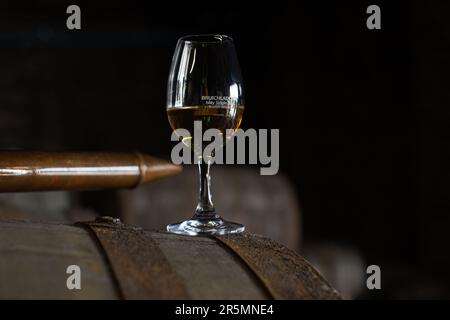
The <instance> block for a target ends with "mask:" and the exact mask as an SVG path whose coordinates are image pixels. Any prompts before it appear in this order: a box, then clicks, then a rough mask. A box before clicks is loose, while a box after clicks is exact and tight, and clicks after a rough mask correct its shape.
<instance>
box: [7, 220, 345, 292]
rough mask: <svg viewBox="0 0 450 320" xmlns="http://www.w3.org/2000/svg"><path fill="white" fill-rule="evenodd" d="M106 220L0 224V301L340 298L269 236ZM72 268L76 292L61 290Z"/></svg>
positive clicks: (292, 254) (315, 274) (324, 282)
mask: <svg viewBox="0 0 450 320" xmlns="http://www.w3.org/2000/svg"><path fill="white" fill-rule="evenodd" d="M111 221H112V222H111ZM111 221H109V220H108V221H106V222H105V221H104V220H97V221H94V222H90V223H85V224H78V225H61V224H44V223H31V222H17V221H15V222H12V221H0V283H1V286H0V299H116V298H126V299H147V298H151V299H160V298H165V299H177V298H188V299H266V298H277V299H291V298H292V299H339V295H338V293H337V292H336V291H335V290H334V289H333V288H332V287H331V286H330V285H329V284H328V283H327V282H326V280H324V279H323V278H322V276H321V275H320V274H319V273H318V272H317V271H316V270H315V269H314V268H313V267H312V266H310V265H309V263H308V262H306V261H305V260H304V259H303V258H302V257H300V256H299V255H297V254H295V253H294V252H293V251H291V250H289V249H287V248H286V247H284V246H282V245H280V244H277V243H276V242H274V241H271V240H269V239H266V238H262V237H258V236H254V235H251V234H244V235H237V236H236V235H233V236H221V237H218V238H211V237H187V236H180V235H174V234H169V233H166V232H151V231H145V230H142V229H138V228H135V227H131V226H128V225H123V224H121V223H118V222H117V221H116V220H114V219H111ZM71 265H76V266H79V267H80V269H81V287H82V290H69V289H68V288H67V286H66V283H67V281H68V280H67V279H68V277H69V274H67V273H66V270H67V268H68V266H71Z"/></svg>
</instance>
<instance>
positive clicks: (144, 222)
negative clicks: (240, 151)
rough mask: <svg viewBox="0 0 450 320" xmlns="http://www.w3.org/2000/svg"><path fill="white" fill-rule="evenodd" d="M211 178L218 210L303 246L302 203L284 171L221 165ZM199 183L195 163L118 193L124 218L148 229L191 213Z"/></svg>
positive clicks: (251, 228) (296, 247) (293, 245)
mask: <svg viewBox="0 0 450 320" xmlns="http://www.w3.org/2000/svg"><path fill="white" fill-rule="evenodd" d="M211 177H212V179H211V180H212V195H213V202H214V204H215V207H216V210H217V213H218V214H220V215H221V216H222V217H224V218H225V219H226V220H230V221H236V222H239V223H242V224H244V225H245V227H246V231H249V232H252V233H256V234H261V235H264V236H267V237H269V238H271V239H274V240H275V241H278V242H280V243H282V244H284V245H285V246H287V247H289V248H291V249H293V250H296V251H298V250H299V248H300V245H301V214H300V207H299V203H298V200H297V196H296V194H295V190H294V189H293V186H292V185H291V183H290V181H289V180H288V179H287V177H285V176H283V175H282V174H278V175H275V176H262V175H260V174H259V169H249V168H245V167H230V166H220V165H215V166H213V167H212V168H211ZM198 185H199V183H198V172H197V167H196V166H195V165H191V166H184V167H183V172H182V173H181V174H179V175H177V176H174V177H171V178H168V179H162V180H159V181H155V182H153V183H151V184H148V185H145V186H141V187H139V188H137V189H135V190H132V191H127V190H123V191H119V203H120V205H121V208H120V212H121V215H122V218H123V220H124V221H125V222H127V223H130V224H134V225H138V226H142V227H144V228H148V229H165V226H166V225H167V224H169V223H174V222H178V221H182V220H184V219H186V218H188V217H190V216H192V215H193V213H194V210H195V207H196V205H197V199H198ZM105 214H106V213H105Z"/></svg>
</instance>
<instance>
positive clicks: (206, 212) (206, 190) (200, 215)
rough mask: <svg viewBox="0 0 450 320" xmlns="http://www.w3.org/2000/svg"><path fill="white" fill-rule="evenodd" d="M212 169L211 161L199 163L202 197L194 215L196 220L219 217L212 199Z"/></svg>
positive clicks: (200, 196)
mask: <svg viewBox="0 0 450 320" xmlns="http://www.w3.org/2000/svg"><path fill="white" fill-rule="evenodd" d="M210 167H211V163H210V162H209V161H208V162H205V161H199V163H198V171H199V176H200V195H199V199H198V204H197V209H196V210H195V215H194V218H196V219H211V218H217V217H218V216H217V215H216V211H215V209H214V204H213V202H212V197H211V176H210V175H209V169H210Z"/></svg>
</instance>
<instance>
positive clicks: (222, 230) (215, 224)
mask: <svg viewBox="0 0 450 320" xmlns="http://www.w3.org/2000/svg"><path fill="white" fill-rule="evenodd" d="M244 230H245V227H244V226H243V225H242V224H239V223H234V222H228V221H225V220H223V219H222V218H212V219H196V218H191V219H189V220H185V221H183V222H180V223H174V224H169V225H167V231H169V232H172V233H177V234H184V235H188V236H196V235H212V234H228V233H239V232H242V231H244Z"/></svg>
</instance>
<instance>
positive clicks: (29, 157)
mask: <svg viewBox="0 0 450 320" xmlns="http://www.w3.org/2000/svg"><path fill="white" fill-rule="evenodd" d="M179 172H181V166H176V165H174V164H172V163H171V162H168V161H165V160H161V159H158V158H155V157H152V156H149V155H146V154H141V153H137V152H136V153H119V152H31V151H0V192H26V191H43V190H47V191H48V190H82V189H109V188H134V187H136V186H138V185H140V184H143V183H146V182H149V181H152V180H155V179H158V178H162V177H165V176H170V175H173V174H177V173H179Z"/></svg>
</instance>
